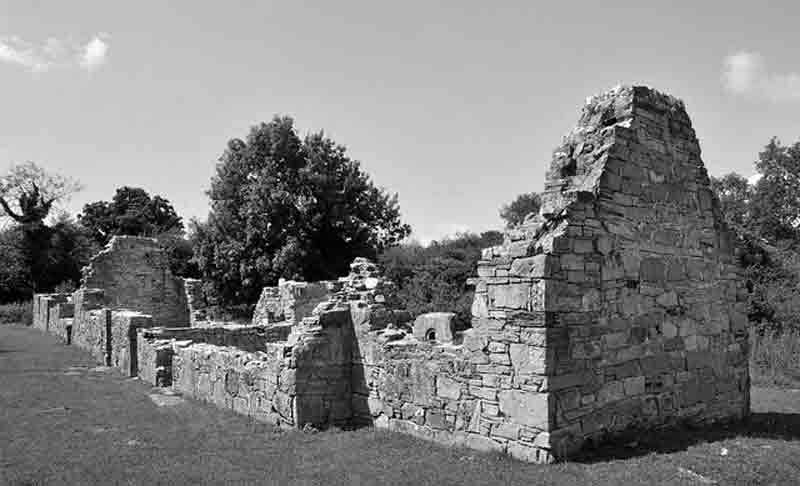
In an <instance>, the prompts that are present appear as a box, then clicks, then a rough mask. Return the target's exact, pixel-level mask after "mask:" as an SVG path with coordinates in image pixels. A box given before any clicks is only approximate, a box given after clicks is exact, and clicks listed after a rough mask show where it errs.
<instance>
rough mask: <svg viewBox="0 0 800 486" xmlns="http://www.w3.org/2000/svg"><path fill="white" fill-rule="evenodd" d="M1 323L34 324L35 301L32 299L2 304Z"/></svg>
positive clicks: (0, 306)
mask: <svg viewBox="0 0 800 486" xmlns="http://www.w3.org/2000/svg"><path fill="white" fill-rule="evenodd" d="M0 324H22V325H25V326H30V325H31V324H33V303H32V302H31V301H26V302H15V303H13V304H3V305H0Z"/></svg>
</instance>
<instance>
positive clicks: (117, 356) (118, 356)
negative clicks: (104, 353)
mask: <svg viewBox="0 0 800 486" xmlns="http://www.w3.org/2000/svg"><path fill="white" fill-rule="evenodd" d="M110 319H111V322H110V324H109V325H110V330H111V334H110V337H111V343H110V350H111V354H110V356H109V363H110V364H111V366H115V367H117V368H119V369H120V370H121V371H122V372H123V373H125V374H127V375H128V376H137V375H138V372H139V369H138V362H139V360H138V351H137V349H136V346H137V339H136V336H137V331H138V330H139V329H145V328H149V327H152V326H153V318H152V317H151V316H149V315H147V314H142V313H139V312H132V311H112V312H111V318H110Z"/></svg>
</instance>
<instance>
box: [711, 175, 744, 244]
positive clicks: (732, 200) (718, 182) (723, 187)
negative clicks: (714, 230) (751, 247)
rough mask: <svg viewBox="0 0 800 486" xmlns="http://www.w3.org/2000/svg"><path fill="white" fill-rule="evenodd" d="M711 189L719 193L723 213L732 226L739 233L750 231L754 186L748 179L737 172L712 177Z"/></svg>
mask: <svg viewBox="0 0 800 486" xmlns="http://www.w3.org/2000/svg"><path fill="white" fill-rule="evenodd" d="M711 190H713V191H714V192H715V193H716V194H717V197H718V198H719V202H720V209H721V210H722V215H723V217H724V218H725V220H726V221H727V223H728V224H729V225H730V226H731V228H733V229H734V230H735V231H737V232H738V233H742V232H745V231H748V228H749V226H750V202H751V200H752V198H753V187H752V186H751V185H750V183H749V182H748V181H747V179H745V178H744V177H742V176H741V175H739V174H737V173H735V172H731V173H730V174H726V175H724V176H722V177H720V178H716V177H712V178H711Z"/></svg>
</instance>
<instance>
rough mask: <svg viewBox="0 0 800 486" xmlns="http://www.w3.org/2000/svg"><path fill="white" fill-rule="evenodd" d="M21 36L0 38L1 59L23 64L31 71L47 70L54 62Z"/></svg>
mask: <svg viewBox="0 0 800 486" xmlns="http://www.w3.org/2000/svg"><path fill="white" fill-rule="evenodd" d="M37 51H38V50H37V48H36V47H35V46H33V45H31V44H30V43H28V42H25V41H24V40H22V39H20V38H19V37H7V38H3V39H0V61H2V62H7V63H10V64H17V65H20V66H23V67H25V68H27V69H30V70H31V71H37V72H38V71H47V70H48V69H50V67H51V65H52V62H51V61H50V60H49V59H48V58H47V56H46V53H44V52H37Z"/></svg>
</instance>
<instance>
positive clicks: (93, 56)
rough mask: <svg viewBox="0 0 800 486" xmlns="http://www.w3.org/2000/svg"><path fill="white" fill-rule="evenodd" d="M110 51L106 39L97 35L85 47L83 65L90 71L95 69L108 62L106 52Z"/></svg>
mask: <svg viewBox="0 0 800 486" xmlns="http://www.w3.org/2000/svg"><path fill="white" fill-rule="evenodd" d="M107 53H108V44H107V43H106V41H104V40H103V39H101V38H100V36H95V37H94V38H93V39H92V40H90V41H89V42H88V43H87V44H86V46H84V48H83V55H81V66H83V67H84V68H85V69H87V70H88V71H94V70H95V69H97V68H98V67H100V66H102V65H103V64H104V63H105V62H106V54H107Z"/></svg>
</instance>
